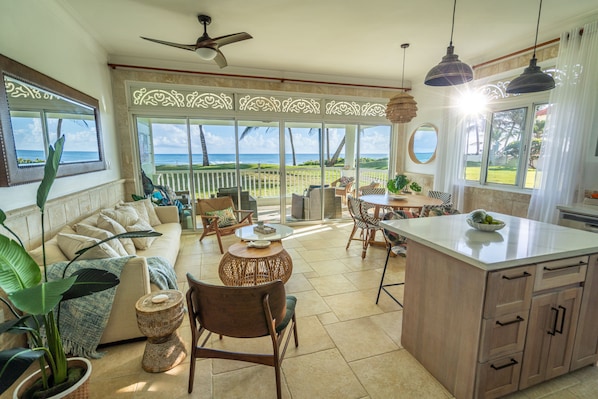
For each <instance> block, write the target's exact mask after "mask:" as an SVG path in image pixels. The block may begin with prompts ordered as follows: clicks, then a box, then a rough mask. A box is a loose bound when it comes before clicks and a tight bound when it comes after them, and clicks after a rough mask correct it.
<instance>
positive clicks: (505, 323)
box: [496, 316, 523, 327]
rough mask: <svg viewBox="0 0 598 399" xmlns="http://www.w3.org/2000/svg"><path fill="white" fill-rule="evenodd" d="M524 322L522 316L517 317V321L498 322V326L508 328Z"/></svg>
mask: <svg viewBox="0 0 598 399" xmlns="http://www.w3.org/2000/svg"><path fill="white" fill-rule="evenodd" d="M522 321H523V318H522V317H521V316H517V318H516V319H515V320H511V321H507V322H504V323H503V322H501V321H498V320H496V324H498V325H499V326H501V327H504V326H508V325H509V324H515V323H521V322H522Z"/></svg>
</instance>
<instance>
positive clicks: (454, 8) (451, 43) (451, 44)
mask: <svg viewBox="0 0 598 399" xmlns="http://www.w3.org/2000/svg"><path fill="white" fill-rule="evenodd" d="M540 1H542V0H540ZM455 11H457V0H455V3H454V4H453V23H452V25H451V42H450V44H449V47H452V46H453V31H454V30H455Z"/></svg>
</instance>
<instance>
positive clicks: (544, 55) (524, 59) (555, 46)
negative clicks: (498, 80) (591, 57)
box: [474, 42, 559, 79]
mask: <svg viewBox="0 0 598 399" xmlns="http://www.w3.org/2000/svg"><path fill="white" fill-rule="evenodd" d="M532 53H533V52H532V50H530V51H529V52H526V53H522V54H518V55H516V56H514V57H511V58H507V59H504V60H500V61H497V62H494V63H491V64H488V65H483V66H480V67H474V73H475V78H476V79H481V78H485V77H488V76H493V75H498V74H500V73H504V72H509V71H513V70H515V69H517V68H524V67H528V66H529V60H530V59H531V58H532ZM558 55H559V43H558V42H557V43H552V44H550V45H548V46H546V47H542V48H540V49H537V50H536V58H537V59H538V62H542V61H545V60H550V59H556V58H557V57H558Z"/></svg>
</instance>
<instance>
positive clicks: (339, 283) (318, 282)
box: [309, 274, 357, 296]
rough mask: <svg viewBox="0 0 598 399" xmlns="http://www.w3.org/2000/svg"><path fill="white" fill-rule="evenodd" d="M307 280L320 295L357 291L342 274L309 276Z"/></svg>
mask: <svg viewBox="0 0 598 399" xmlns="http://www.w3.org/2000/svg"><path fill="white" fill-rule="evenodd" d="M309 282H310V283H311V285H312V286H313V287H314V288H315V290H316V291H318V294H320V296H328V295H336V294H342V293H345V292H353V291H357V287H355V286H354V285H353V284H352V283H351V282H350V281H349V280H347V279H346V278H345V277H344V276H343V275H342V274H334V275H328V276H322V277H314V278H310V279H309Z"/></svg>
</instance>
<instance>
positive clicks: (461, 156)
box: [434, 91, 466, 211]
mask: <svg viewBox="0 0 598 399" xmlns="http://www.w3.org/2000/svg"><path fill="white" fill-rule="evenodd" d="M458 95H459V92H458V91H455V92H453V96H454V97H456V96H458ZM445 115H446V118H447V119H448V120H445V121H444V126H449V127H451V128H450V130H449V131H447V132H438V148H439V149H440V148H442V151H439V153H438V156H437V162H438V163H437V169H436V177H435V179H434V189H435V190H438V191H444V192H447V193H451V194H453V199H452V200H453V204H454V207H455V208H456V209H459V210H460V211H463V196H464V193H463V192H464V188H465V152H466V145H465V139H466V132H465V130H464V128H463V125H464V121H463V120H462V119H461V115H460V113H459V112H458V111H457V110H456V109H454V110H452V112H447V113H446V114H445Z"/></svg>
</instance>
